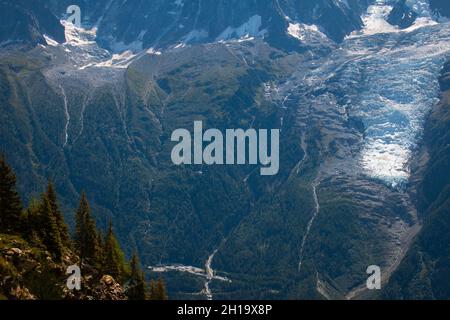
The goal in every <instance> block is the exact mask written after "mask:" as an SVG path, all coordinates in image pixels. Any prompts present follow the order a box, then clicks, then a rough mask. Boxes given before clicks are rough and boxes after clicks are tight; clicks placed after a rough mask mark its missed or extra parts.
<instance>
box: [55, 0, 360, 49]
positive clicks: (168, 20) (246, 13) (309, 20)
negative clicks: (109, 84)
mask: <svg viewBox="0 0 450 320" xmlns="http://www.w3.org/2000/svg"><path fill="white" fill-rule="evenodd" d="M368 2H369V1H368V0H348V1H334V0H317V1H309V0H260V1H254V0H239V1H237V0H232V1H212V0H169V1H167V0H152V1H147V0H139V1H121V0H120V1H119V0H103V1H89V0H85V1H81V3H80V7H81V10H82V14H83V17H84V19H85V20H84V21H85V24H86V26H88V27H89V26H98V39H99V41H100V43H102V44H103V45H104V46H105V47H107V48H110V49H113V50H115V51H123V50H125V49H133V50H135V51H136V50H141V49H142V48H150V47H153V48H161V47H167V46H170V45H180V44H192V43H204V42H213V41H220V40H229V39H231V38H240V37H243V36H251V37H264V38H266V39H267V41H269V43H271V44H273V45H275V46H277V47H279V48H280V47H283V48H287V49H294V48H296V47H298V42H296V41H293V39H292V37H289V36H288V35H287V33H286V30H287V29H288V27H289V25H290V24H291V23H293V24H295V23H303V24H307V25H312V24H314V25H318V26H320V27H321V28H322V31H323V32H324V33H325V34H326V35H328V36H329V37H330V38H331V39H333V40H335V41H341V40H342V39H343V38H344V37H345V36H346V35H348V34H349V33H351V32H352V31H354V30H357V29H360V28H361V26H362V21H361V18H360V15H361V13H362V12H364V11H365V9H366V7H367V4H368ZM51 3H52V7H53V12H54V13H55V14H56V15H60V14H61V13H64V12H65V11H64V10H65V8H66V7H67V5H69V4H71V2H70V1H51ZM94 3H95V4H94ZM99 8H102V9H99ZM130 17H133V19H130Z"/></svg>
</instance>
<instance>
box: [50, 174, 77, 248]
mask: <svg viewBox="0 0 450 320" xmlns="http://www.w3.org/2000/svg"><path fill="white" fill-rule="evenodd" d="M46 195H47V199H48V201H49V204H50V208H51V211H52V213H53V216H54V217H55V220H56V225H57V228H58V232H59V236H60V238H61V242H62V244H63V245H64V246H66V247H70V246H71V242H70V236H69V231H68V228H67V225H66V223H65V222H64V217H63V215H62V213H61V210H60V208H59V204H58V199H57V196H56V192H55V188H54V186H53V183H52V182H51V181H49V182H48V185H47V194H46Z"/></svg>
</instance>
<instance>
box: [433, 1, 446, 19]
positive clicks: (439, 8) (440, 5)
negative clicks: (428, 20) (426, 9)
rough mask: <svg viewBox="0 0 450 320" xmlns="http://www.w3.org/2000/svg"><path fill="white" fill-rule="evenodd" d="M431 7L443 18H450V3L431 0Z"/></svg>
mask: <svg viewBox="0 0 450 320" xmlns="http://www.w3.org/2000/svg"><path fill="white" fill-rule="evenodd" d="M430 7H431V9H432V10H434V11H435V12H437V13H439V14H440V15H442V16H443V17H447V18H450V2H449V1H447V0H430Z"/></svg>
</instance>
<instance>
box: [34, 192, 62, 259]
mask: <svg viewBox="0 0 450 320" xmlns="http://www.w3.org/2000/svg"><path fill="white" fill-rule="evenodd" d="M38 214H39V218H40V220H41V224H40V229H41V238H42V241H43V243H44V245H45V246H46V247H47V249H48V251H50V253H51V254H52V255H53V256H54V257H55V258H56V259H58V260H60V259H61V257H62V254H63V245H62V242H61V237H60V234H59V230H58V225H57V222H56V218H55V216H54V215H53V212H52V208H51V205H50V201H49V200H48V198H47V196H46V195H45V194H43V195H42V198H41V204H40V207H39V211H38Z"/></svg>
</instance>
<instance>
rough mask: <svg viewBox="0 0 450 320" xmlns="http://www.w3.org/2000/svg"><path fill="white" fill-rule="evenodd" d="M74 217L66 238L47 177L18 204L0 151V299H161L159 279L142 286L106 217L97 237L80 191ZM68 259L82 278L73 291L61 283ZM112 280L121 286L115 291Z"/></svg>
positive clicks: (141, 276)
mask: <svg viewBox="0 0 450 320" xmlns="http://www.w3.org/2000/svg"><path fill="white" fill-rule="evenodd" d="M76 217H77V218H76V235H75V240H74V241H73V242H72V240H71V238H70V235H69V232H68V227H67V225H66V224H65V222H64V218H63V215H62V212H61V210H60V207H59V204H58V199H57V195H56V192H55V189H54V186H53V183H52V182H49V183H48V186H47V191H46V192H45V193H42V195H41V197H40V199H39V200H36V199H34V200H33V201H31V203H30V206H29V207H28V208H27V209H26V210H23V209H22V204H21V201H20V198H19V196H18V193H17V191H16V179H15V175H14V173H13V171H12V169H11V168H10V167H9V166H8V164H7V163H6V161H5V158H4V156H1V157H0V284H1V286H0V299H84V298H88V297H90V296H93V297H94V298H95V297H97V298H99V299H101V298H105V299H108V298H110V299H122V298H128V299H132V300H145V299H146V298H149V299H154V300H165V299H167V294H166V289H165V285H164V283H163V282H162V280H159V281H158V283H157V284H154V282H152V284H151V286H150V290H149V292H147V290H146V286H145V277H144V273H143V272H142V270H141V269H140V266H139V261H138V258H137V253H135V254H134V255H133V257H132V259H131V262H130V266H129V265H128V263H127V262H126V261H125V255H124V252H123V251H122V249H121V248H120V245H119V242H118V241H117V239H116V236H115V234H114V232H113V226H112V223H110V225H109V229H108V232H107V234H106V236H105V238H104V239H102V238H101V232H100V231H99V230H98V229H97V228H96V225H95V221H94V219H93V218H92V216H91V210H90V206H89V203H88V200H87V197H86V194H85V193H83V195H82V197H81V199H80V205H79V208H78V210H77V212H76ZM73 248H75V250H73ZM74 264H79V265H80V266H81V270H82V275H83V279H84V281H85V282H83V289H82V290H81V292H77V293H72V292H68V291H67V288H65V281H66V277H67V275H66V274H65V272H66V268H67V267H68V266H70V265H74ZM106 275H107V276H108V277H112V278H113V279H112V280H111V279H110V278H108V277H106ZM89 279H90V280H89ZM114 282H117V283H118V285H119V286H120V287H125V288H126V289H125V290H124V289H120V290H119V291H117V290H118V289H117V287H114ZM105 283H106V285H109V286H110V287H106V289H105ZM102 285H103V287H102ZM113 289H114V290H115V291H114V292H112V293H109V292H108V290H111V291H113ZM105 291H106V292H105ZM121 291H124V293H125V294H123V293H121Z"/></svg>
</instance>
